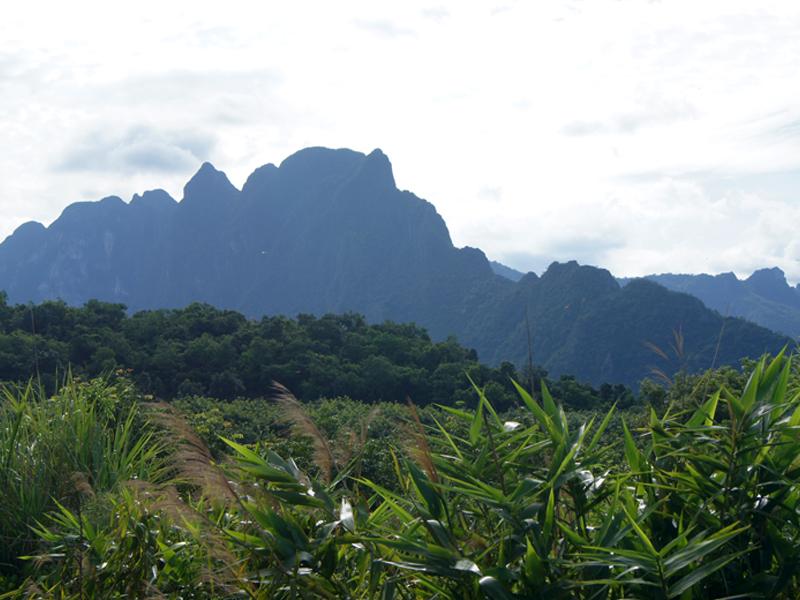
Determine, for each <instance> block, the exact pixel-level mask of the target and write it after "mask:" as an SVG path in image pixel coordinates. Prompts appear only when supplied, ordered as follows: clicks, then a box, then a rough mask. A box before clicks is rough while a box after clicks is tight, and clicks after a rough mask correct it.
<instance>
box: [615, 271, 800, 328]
mask: <svg viewBox="0 0 800 600" xmlns="http://www.w3.org/2000/svg"><path fill="white" fill-rule="evenodd" d="M646 279H649V280H650V281H655V282H656V283H659V284H661V285H663V286H664V287H666V288H668V289H670V290H674V291H676V292H684V293H686V294H691V295H692V296H695V297H697V298H699V299H700V300H702V301H703V303H704V304H705V305H706V306H708V307H709V308H713V309H714V310H716V311H718V312H720V313H722V314H724V315H733V316H737V317H742V318H744V319H747V320H748V321H752V322H753V323H758V324H759V325H762V326H763V327H767V328H768V329H772V330H773V331H778V332H780V333H783V334H785V335H788V336H790V337H792V338H795V339H796V338H798V337H800V285H798V286H794V287H792V286H790V285H789V284H788V282H787V281H786V276H785V275H784V273H783V271H781V270H780V269H779V268H777V267H773V268H771V269H760V270H758V271H755V272H753V274H752V275H750V277H748V278H747V279H738V278H737V277H736V275H734V274H733V273H722V274H720V275H705V274H701V275H674V274H672V273H664V274H661V275H647V276H646ZM628 281H630V280H629V279H622V280H620V282H621V283H622V284H623V285H624V284H625V283H627V282H628Z"/></svg>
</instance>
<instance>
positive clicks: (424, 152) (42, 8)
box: [0, 0, 800, 281]
mask: <svg viewBox="0 0 800 600" xmlns="http://www.w3.org/2000/svg"><path fill="white" fill-rule="evenodd" d="M223 7H224V8H223ZM0 140H2V145H0V239H2V238H3V237H5V236H6V235H8V234H10V233H11V232H12V231H13V230H14V228H15V227H16V226H18V225H19V224H21V223H23V222H24V221H28V220H38V221H42V222H44V223H45V224H49V223H50V222H52V221H53V220H54V219H55V218H56V217H57V216H58V215H59V214H60V212H61V210H62V209H63V208H64V207H65V206H66V205H67V204H69V203H71V202H74V201H77V200H94V199H99V198H101V197H103V196H107V195H112V194H114V195H119V196H121V197H123V198H124V199H126V200H129V199H130V197H131V195H132V194H133V193H135V192H141V191H143V190H147V189H153V188H158V187H161V188H164V189H166V190H167V191H168V192H170V193H171V194H172V195H173V196H175V197H176V198H178V199H180V197H181V195H182V187H183V184H184V183H185V182H186V181H187V180H188V178H189V177H191V175H192V174H193V173H194V172H195V171H196V170H197V168H198V167H199V165H200V163H201V162H202V161H204V160H209V161H211V162H212V163H213V164H214V165H215V166H216V167H217V168H218V169H221V170H223V171H225V172H226V173H227V174H228V176H229V177H230V179H231V181H232V182H233V183H234V184H235V185H237V186H241V184H242V183H243V182H244V180H245V178H246V177H247V175H248V174H249V173H250V172H252V171H253V170H254V169H255V168H256V167H258V166H260V165H262V164H265V163H268V162H273V163H279V162H280V161H281V160H283V159H284V158H285V157H286V156H288V155H289V154H291V153H292V152H294V151H296V150H298V149H300V148H303V147H306V146H312V145H313V146H329V147H348V148H353V149H355V150H360V151H363V152H369V151H370V150H372V149H373V148H381V149H382V150H383V151H384V152H385V153H386V154H387V155H388V156H389V158H390V159H391V161H392V164H393V166H394V171H395V178H396V180H397V184H398V186H399V187H400V188H403V189H408V190H411V191H413V192H414V193H416V194H417V195H418V196H420V197H423V198H425V199H427V200H429V201H430V202H432V203H433V204H434V205H435V206H436V207H437V209H438V211H439V212H440V214H442V216H443V217H444V218H445V220H446V222H447V224H448V226H449V229H450V233H451V235H452V237H453V241H454V243H455V244H456V245H458V246H464V245H469V246H477V247H480V248H481V249H483V250H484V251H485V252H486V254H487V255H488V256H489V257H490V258H492V259H496V260H500V261H502V262H504V263H506V264H508V265H510V266H512V267H515V268H517V269H520V270H534V271H537V272H541V270H542V269H543V268H545V267H546V266H547V264H549V263H550V262H551V261H553V260H567V259H572V258H574V259H577V260H579V261H580V262H583V263H587V264H594V265H599V266H603V267H606V268H608V269H610V270H611V271H612V272H613V273H615V274H617V275H639V274H645V273H651V272H664V271H672V272H714V273H717V272H723V271H735V272H737V273H738V274H739V275H747V274H749V273H750V272H751V271H752V270H753V269H755V268H760V267H765V266H779V267H781V268H783V269H784V270H785V271H786V273H787V275H788V277H789V279H790V280H791V281H798V280H800V233H799V231H800V2H797V1H796V0H790V1H787V2H771V1H768V0H759V1H747V2H740V1H736V0H725V1H724V2H713V1H708V0H703V1H698V0H692V1H686V2H683V1H681V0H663V1H661V2H658V1H646V0H615V1H605V0H589V1H585V2H582V1H570V2H568V1H547V0H538V1H535V2H534V1H529V2H525V1H521V2H513V1H510V2H463V1H461V2H439V3H434V4H429V3H421V2H415V1H405V2H402V3H399V2H391V3H390V2H376V1H374V0H372V1H364V2H360V1H358V2H356V1H350V0H339V1H337V2H286V1H281V2H235V1H232V0H227V1H226V2H224V3H223V2H219V1H218V0H217V1H214V2H202V1H193V2H169V1H167V0H159V1H158V2H149V1H141V0H140V1H137V2H135V3H134V2H127V3H122V2H108V1H107V0H106V1H103V2H81V1H78V0H75V1H71V2H33V1H32V2H26V3H22V2H19V3H13V4H12V5H9V6H4V8H3V15H2V19H0Z"/></svg>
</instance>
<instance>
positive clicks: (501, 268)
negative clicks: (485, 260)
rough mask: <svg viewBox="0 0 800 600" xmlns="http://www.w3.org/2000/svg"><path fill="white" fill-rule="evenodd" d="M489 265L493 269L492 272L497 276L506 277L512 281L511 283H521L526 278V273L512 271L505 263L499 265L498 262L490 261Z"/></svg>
mask: <svg viewBox="0 0 800 600" xmlns="http://www.w3.org/2000/svg"><path fill="white" fill-rule="evenodd" d="M489 265H490V266H491V267H492V271H494V272H495V273H496V274H498V275H500V276H501V277H505V278H506V279H510V280H511V281H519V280H520V279H522V278H523V277H524V276H525V273H522V272H520V271H517V270H516V269H512V268H511V267H507V266H505V265H504V264H503V263H499V262H497V261H496V260H493V261H490V262H489Z"/></svg>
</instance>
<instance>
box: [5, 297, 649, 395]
mask: <svg viewBox="0 0 800 600" xmlns="http://www.w3.org/2000/svg"><path fill="white" fill-rule="evenodd" d="M68 369H71V370H72V372H73V374H75V375H80V376H85V377H94V376H98V375H101V374H103V373H108V372H111V371H114V370H117V369H130V373H131V378H132V380H133V381H134V383H135V384H136V385H137V387H138V388H139V389H140V390H142V391H143V392H144V393H146V394H150V395H153V396H156V397H158V398H162V399H167V400H170V399H174V398H177V397H185V396H211V397H214V398H217V399H222V400H232V399H234V398H237V397H248V398H255V397H261V396H265V395H268V393H269V391H270V390H271V388H272V384H273V382H279V383H281V384H282V385H284V386H286V387H287V388H289V389H290V390H292V392H293V393H294V394H295V395H296V396H297V397H298V398H300V399H301V400H317V399H318V398H335V397H338V396H349V397H351V398H354V399H356V400H359V401H362V402H368V403H373V402H378V401H381V400H384V401H394V402H405V400H406V398H410V399H412V400H413V401H414V402H415V403H417V404H420V405H425V404H430V403H433V402H438V403H442V404H448V405H455V404H457V403H469V402H473V403H474V394H473V391H472V389H471V387H470V382H469V380H468V379H467V377H466V375H469V377H471V378H472V379H473V381H474V382H475V383H477V384H479V385H482V386H487V391H488V392H489V393H491V394H492V397H493V398H494V399H495V402H496V404H497V405H498V406H499V407H500V408H503V409H504V408H507V407H509V406H512V405H514V404H517V403H518V398H517V395H516V392H515V391H514V389H513V387H512V385H511V379H515V380H518V381H528V382H530V381H535V382H538V381H539V380H540V379H542V378H544V377H546V375H547V373H546V372H545V371H543V370H542V369H540V368H535V367H534V368H533V369H532V370H531V369H525V372H524V373H523V372H519V371H518V370H517V369H516V368H515V366H514V365H512V364H511V363H502V364H501V365H500V366H499V367H497V368H491V367H487V366H484V365H482V364H480V363H479V362H478V357H477V356H476V354H475V352H474V351H472V350H469V349H467V348H464V347H463V346H461V345H459V344H458V343H457V342H456V341H455V340H454V339H448V340H446V341H443V342H432V341H431V338H430V337H429V336H428V334H427V333H426V332H425V330H424V329H421V328H419V327H416V326H414V325H407V324H396V323H391V322H386V323H383V324H378V325H371V324H368V323H367V322H366V321H365V319H364V318H363V317H361V316H359V315H355V314H346V315H326V316H323V317H319V318H317V317H314V316H312V315H299V316H298V317H297V318H296V319H289V318H285V317H264V318H262V319H260V320H248V319H246V318H245V317H244V316H243V315H241V314H239V313H237V312H234V311H229V310H219V309H216V308H213V307H211V306H208V305H205V304H192V305H189V306H188V307H186V308H183V309H176V310H155V311H142V312H139V313H136V314H134V315H132V316H128V315H127V314H126V312H125V307H124V306H123V305H121V304H109V303H103V302H98V301H90V302H88V303H86V304H85V305H84V306H83V307H80V308H76V307H70V306H68V305H66V304H65V303H63V302H56V301H49V302H43V303H41V304H38V305H15V306H12V305H9V304H8V303H7V302H6V301H5V297H4V296H2V295H0V381H26V380H28V379H29V378H30V377H33V376H38V377H39V378H40V379H41V380H42V382H43V383H44V385H45V387H46V388H47V389H50V390H53V389H55V386H56V385H57V383H56V382H58V381H60V377H61V378H63V375H64V374H65V373H66V371H67V370H68ZM59 373H60V374H61V375H60V376H59ZM549 384H550V386H551V388H552V389H553V390H554V392H555V393H557V394H559V397H561V398H563V399H564V402H565V403H566V404H567V405H569V406H572V407H575V408H588V407H597V406H600V405H603V406H610V405H611V404H612V403H614V402H622V403H623V404H626V403H630V402H631V401H632V400H633V395H632V393H631V391H630V390H629V389H627V388H626V387H624V386H622V385H610V384H606V385H602V386H600V387H599V388H597V389H595V388H593V387H591V386H589V385H584V384H582V383H580V382H578V381H576V380H575V379H574V378H572V377H568V376H565V377H561V378H560V379H559V380H556V381H549ZM536 385H538V383H537V384H536Z"/></svg>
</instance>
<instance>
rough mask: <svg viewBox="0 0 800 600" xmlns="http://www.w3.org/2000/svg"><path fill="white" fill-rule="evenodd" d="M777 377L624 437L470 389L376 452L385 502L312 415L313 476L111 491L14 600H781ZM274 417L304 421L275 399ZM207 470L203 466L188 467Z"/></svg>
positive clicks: (241, 454) (53, 546) (267, 456)
mask: <svg viewBox="0 0 800 600" xmlns="http://www.w3.org/2000/svg"><path fill="white" fill-rule="evenodd" d="M791 369H792V368H791V361H790V360H789V359H788V358H786V357H784V356H783V355H780V356H778V357H776V358H775V359H773V360H770V361H767V360H766V359H763V360H761V361H759V362H758V363H757V364H755V365H754V367H753V369H752V372H751V374H750V376H749V378H748V379H747V381H746V383H745V384H744V385H743V386H742V387H741V390H740V391H739V392H738V393H734V392H733V391H730V390H728V389H727V388H725V387H723V388H720V389H718V390H715V391H714V393H713V394H710V395H708V396H706V397H704V398H702V400H701V401H700V403H699V404H697V403H695V404H692V402H691V401H687V400H686V399H682V400H679V401H671V402H669V403H668V404H667V405H666V406H665V407H663V408H660V409H659V410H658V411H657V410H656V409H655V408H652V409H650V410H649V411H648V412H647V413H645V414H644V415H643V416H644V419H642V420H640V421H638V422H637V424H636V425H635V426H633V427H631V425H629V420H626V419H619V420H618V418H617V416H616V414H615V409H614V408H612V409H611V410H609V411H608V412H607V413H605V414H598V415H594V416H591V417H589V418H588V419H587V420H586V421H584V422H580V423H578V422H576V420H575V418H574V416H573V417H572V418H570V417H568V415H567V413H565V411H564V409H563V408H562V407H561V406H559V404H558V403H557V402H556V401H555V400H554V398H553V397H552V396H551V394H550V393H549V391H548V388H547V386H546V385H544V384H543V385H542V386H541V388H540V393H539V394H538V396H539V397H540V401H539V400H537V399H534V398H533V397H531V395H530V394H529V393H528V392H527V391H525V390H524V389H523V388H521V387H519V386H517V392H518V394H519V398H520V404H521V406H522V408H521V409H518V410H516V411H515V412H513V413H510V414H506V415H501V414H500V413H498V412H497V411H496V410H495V408H494V406H493V405H492V403H491V402H490V400H489V398H488V397H487V396H486V395H485V393H484V392H483V390H482V389H477V396H478V402H477V406H476V408H475V409H466V408H454V407H440V408H439V409H438V410H427V411H425V412H424V413H422V414H417V412H416V410H415V409H414V408H413V407H412V408H411V409H410V412H409V413H408V416H407V418H406V420H405V424H404V426H403V428H402V429H401V430H399V431H402V434H401V435H402V437H401V438H400V439H399V440H397V443H396V444H395V445H394V447H391V448H387V449H386V452H387V454H388V455H389V457H390V460H391V463H392V471H393V472H394V474H395V476H396V485H395V487H394V489H389V488H388V487H386V486H384V485H381V484H380V483H378V482H376V481H374V480H372V479H370V478H367V477H364V476H363V474H361V475H360V474H359V468H360V461H361V460H362V459H363V458H364V456H365V455H364V454H363V452H355V453H352V455H351V456H350V457H349V458H348V459H347V460H339V459H338V458H337V457H335V456H333V454H334V450H333V449H332V448H331V447H330V444H329V443H328V442H329V441H330V440H328V438H327V436H328V435H330V434H331V433H333V432H334V429H335V428H333V427H330V426H331V423H335V422H336V420H337V416H339V415H337V413H336V411H335V410H331V409H334V408H335V407H336V406H337V405H336V404H328V405H321V406H319V407H317V416H318V417H319V418H320V423H315V422H314V421H313V419H311V416H310V414H309V413H305V414H302V415H301V414H297V415H296V416H295V417H294V418H295V420H296V423H303V426H302V428H303V429H302V430H303V431H305V434H306V435H310V436H311V437H312V438H313V443H312V452H311V458H312V459H314V460H316V461H317V463H318V468H317V469H316V473H318V475H319V476H318V477H315V476H312V475H309V474H308V473H307V472H305V471H304V470H302V469H301V468H299V467H298V465H297V464H296V463H295V462H294V461H293V460H292V459H289V458H283V457H281V456H280V455H279V453H278V452H277V451H276V449H277V446H275V445H272V444H268V445H266V446H265V445H262V444H258V443H257V444H253V445H245V444H240V443H237V442H235V441H231V440H227V441H225V442H224V443H225V445H226V446H228V447H229V448H231V451H232V453H233V459H234V464H230V465H223V467H224V469H225V472H226V474H227V476H226V479H227V480H229V481H231V482H232V483H231V484H230V486H229V487H226V488H225V489H226V490H228V491H227V492H226V494H227V495H225V497H224V498H222V497H220V498H217V499H216V500H214V499H213V494H210V495H209V494H208V493H207V494H206V497H207V498H208V500H199V499H197V498H196V494H197V490H199V489H201V487H200V486H194V487H192V486H189V487H184V488H183V489H184V493H183V495H182V496H181V497H178V496H175V495H172V496H170V500H169V501H168V502H164V501H163V500H161V499H159V497H158V493H156V492H155V491H154V492H153V493H152V494H151V496H150V497H149V499H148V498H147V497H143V496H139V497H137V500H138V503H137V502H133V503H131V502H130V499H129V497H128V496H126V494H127V492H124V491H121V492H120V493H119V494H117V495H115V496H114V497H113V499H112V500H111V501H110V502H111V506H112V510H111V511H110V513H106V516H105V517H103V518H100V517H97V516H96V515H94V514H91V513H89V514H86V513H81V514H78V513H76V510H75V509H74V508H73V509H67V508H66V507H63V506H56V507H55V509H54V510H53V511H51V514H50V517H49V518H48V520H47V524H44V525H40V526H37V527H36V531H37V533H38V535H39V536H40V538H41V541H42V546H41V548H40V554H39V556H40V557H43V558H46V559H47V562H43V563H41V565H40V566H39V569H38V572H36V573H35V574H33V576H32V577H31V579H30V580H29V581H28V583H27V584H26V585H27V586H28V587H27V589H32V588H31V586H39V589H42V590H47V593H49V594H52V595H58V596H59V597H64V598H79V597H82V595H83V594H88V593H90V592H91V593H96V594H97V596H96V597H108V598H121V597H124V596H125V595H128V596H130V595H131V594H142V593H145V592H146V593H148V594H151V595H156V594H162V595H164V594H169V595H173V596H181V597H201V595H202V594H205V596H204V597H231V596H232V595H240V596H247V597H252V598H279V599H280V598H287V599H289V598H292V599H296V598H332V599H333V598H381V599H387V600H388V599H393V598H398V599H399V598H431V597H435V598H451V599H462V598H465V599H478V598H490V599H493V600H508V599H517V600H522V599H523V598H525V599H527V598H548V599H549V598H578V599H586V600H588V599H590V598H591V599H600V598H603V599H614V598H658V599H662V598H663V599H667V598H680V599H681V600H689V599H702V598H723V597H724V598H757V597H769V598H786V599H790V598H796V597H798V595H799V594H800V549H798V548H799V546H798V539H799V538H800V517H798V515H800V512H799V510H798V509H800V505H799V504H798V503H799V502H800V488H799V487H798V481H800V458H798V457H799V456H800V395H798V394H797V393H795V392H794V391H793V390H792V383H791V382H792V370H791ZM294 402H296V401H294ZM283 408H284V409H285V410H287V411H303V410H304V409H303V406H302V405H300V404H299V403H296V404H291V403H290V400H285V401H284V403H283ZM309 412H310V411H309ZM341 416H342V418H344V419H345V420H347V419H350V420H352V415H351V416H348V415H347V412H346V411H342V415H341ZM326 420H327V423H326ZM615 423H619V427H620V429H619V435H615V434H613V433H612V430H613V428H614V427H615ZM296 427H297V425H296ZM329 427H330V428H329ZM180 430H181V426H179V425H177V426H176V429H175V431H180ZM323 430H324V431H323ZM294 431H296V432H298V429H297V428H295V429H294ZM298 434H299V433H298ZM192 435H193V434H192ZM180 443H181V442H180V440H177V441H176V444H180ZM197 443H198V442H197V441H192V442H191V444H193V445H195V446H196V444H197ZM326 454H327V455H328V456H327V458H326V457H325V455H326ZM196 456H205V457H210V454H208V453H207V451H205V450H204V451H199V452H198V453H197V454H196ZM177 462H180V461H177ZM323 463H324V464H323ZM334 463H335V465H334V467H333V468H331V465H332V464H334ZM219 468H220V467H219V466H217V465H214V464H213V462H212V461H210V458H208V459H207V464H206V465H205V466H204V467H203V468H202V469H200V470H201V471H204V472H205V470H218V469H219ZM196 471H197V469H195V472H196ZM226 485H227V484H223V486H222V487H225V486H226ZM153 489H154V490H156V489H157V490H159V491H160V493H167V492H166V491H165V490H169V489H173V488H170V487H169V486H167V487H164V486H163V485H162V486H155V487H154V488H153ZM170 493H171V492H170ZM120 498H121V499H120ZM109 514H110V516H109ZM145 530H146V531H145ZM137 532H141V535H140V534H139V533H137ZM136 536H139V537H136ZM76 548H79V549H80V551H79V552H77V555H76V550H75V549H76ZM101 567H102V568H101ZM114 575H116V579H114ZM104 578H105V579H104ZM100 590H103V592H100ZM19 593H20V594H23V593H24V592H22V591H21V592H19Z"/></svg>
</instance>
